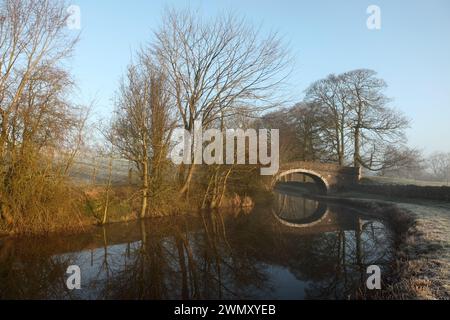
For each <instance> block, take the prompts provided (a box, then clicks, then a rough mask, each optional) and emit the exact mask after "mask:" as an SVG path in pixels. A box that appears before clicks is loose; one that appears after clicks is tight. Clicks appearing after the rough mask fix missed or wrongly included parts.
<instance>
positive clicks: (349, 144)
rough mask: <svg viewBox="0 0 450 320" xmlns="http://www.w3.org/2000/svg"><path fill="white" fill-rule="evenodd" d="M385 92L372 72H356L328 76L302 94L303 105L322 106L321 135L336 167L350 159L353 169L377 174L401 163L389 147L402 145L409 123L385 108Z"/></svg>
mask: <svg viewBox="0 0 450 320" xmlns="http://www.w3.org/2000/svg"><path fill="white" fill-rule="evenodd" d="M385 88H386V83H385V82H384V81H383V80H382V79H380V78H377V77H376V72H375V71H373V70H368V69H358V70H353V71H349V72H346V73H343V74H339V75H333V74H332V75H329V76H328V77H327V78H325V79H322V80H319V81H316V82H315V83H313V84H312V85H311V86H310V87H309V88H308V89H307V90H306V97H305V99H306V101H308V102H311V103H314V104H315V105H318V106H322V109H321V112H322V125H321V127H322V133H321V135H322V137H323V141H324V142H326V143H328V145H329V146H330V149H332V150H334V153H335V154H336V158H337V162H338V163H339V164H340V165H343V164H345V163H347V161H348V162H350V158H351V159H352V163H353V165H354V166H356V167H358V166H363V167H365V168H367V169H369V170H373V171H380V170H383V169H386V168H388V167H389V166H393V165H396V161H397V162H399V163H400V162H401V161H403V160H404V155H405V153H404V152H393V145H399V146H402V144H403V143H404V142H405V140H406V138H405V135H404V130H405V129H406V128H407V127H408V125H409V121H408V120H407V119H406V117H405V116H404V115H403V114H402V113H401V112H399V111H397V110H395V109H393V108H391V107H389V106H388V103H389V99H388V98H387V97H386V96H385V94H384V90H385ZM350 154H351V155H352V156H351V157H350ZM394 155H395V156H398V158H394V157H393V156H394Z"/></svg>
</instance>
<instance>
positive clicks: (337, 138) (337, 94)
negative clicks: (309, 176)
mask: <svg viewBox="0 0 450 320" xmlns="http://www.w3.org/2000/svg"><path fill="white" fill-rule="evenodd" d="M342 80H343V79H342V77H340V76H336V75H334V74H331V75H329V76H328V77H327V78H325V79H322V80H319V81H316V82H314V83H313V84H312V85H311V86H310V87H309V88H308V89H307V90H306V94H305V100H306V102H309V103H312V104H314V105H317V106H320V107H322V108H321V111H322V135H323V137H324V141H325V142H326V143H327V144H328V145H329V148H330V149H331V150H333V151H334V153H335V154H336V158H337V159H336V160H337V162H338V163H339V164H340V165H344V162H345V157H346V147H347V143H348V141H349V136H348V134H347V133H348V117H349V112H350V109H349V107H348V104H347V103H345V100H346V96H345V94H346V92H345V91H343V90H342Z"/></svg>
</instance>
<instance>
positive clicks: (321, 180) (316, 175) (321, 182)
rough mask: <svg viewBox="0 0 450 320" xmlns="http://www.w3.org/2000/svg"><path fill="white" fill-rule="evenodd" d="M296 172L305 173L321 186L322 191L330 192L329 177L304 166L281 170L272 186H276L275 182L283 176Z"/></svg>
mask: <svg viewBox="0 0 450 320" xmlns="http://www.w3.org/2000/svg"><path fill="white" fill-rule="evenodd" d="M294 173H300V174H304V175H306V176H308V177H310V178H312V179H313V181H314V182H315V183H316V184H317V186H318V187H319V189H320V190H321V191H322V193H324V194H327V193H328V192H329V190H330V183H329V182H328V181H327V179H326V178H325V177H324V176H323V175H321V174H320V173H319V172H317V171H314V170H309V169H303V168H294V169H288V170H283V171H281V172H279V173H278V174H277V175H276V176H275V177H274V179H273V181H272V187H274V186H275V184H276V183H277V182H279V181H280V179H281V178H282V177H285V176H288V175H290V174H294Z"/></svg>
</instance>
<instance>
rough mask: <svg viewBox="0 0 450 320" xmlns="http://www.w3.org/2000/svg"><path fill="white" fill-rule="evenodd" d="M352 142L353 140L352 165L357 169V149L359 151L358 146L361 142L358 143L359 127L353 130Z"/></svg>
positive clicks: (358, 163) (358, 160) (358, 159)
mask: <svg viewBox="0 0 450 320" xmlns="http://www.w3.org/2000/svg"><path fill="white" fill-rule="evenodd" d="M354 140H355V146H354V148H355V150H354V153H353V165H354V166H355V167H359V166H360V165H361V158H360V155H359V149H360V145H361V142H360V129H359V127H356V128H355V136H354Z"/></svg>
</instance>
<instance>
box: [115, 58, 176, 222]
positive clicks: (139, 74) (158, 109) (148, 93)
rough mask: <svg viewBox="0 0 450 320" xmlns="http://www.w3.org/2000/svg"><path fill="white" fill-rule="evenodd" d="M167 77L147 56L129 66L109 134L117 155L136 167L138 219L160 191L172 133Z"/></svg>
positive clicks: (143, 214) (144, 213)
mask: <svg viewBox="0 0 450 320" xmlns="http://www.w3.org/2000/svg"><path fill="white" fill-rule="evenodd" d="M166 84H167V81H166V75H165V74H164V73H162V72H161V71H160V70H159V69H158V68H157V67H156V66H155V65H154V64H153V63H152V62H151V60H150V58H149V57H148V56H145V55H142V56H141V57H140V59H139V63H137V64H134V65H130V66H129V68H128V71H127V75H126V77H125V78H124V80H123V81H122V84H121V87H120V90H119V93H118V99H117V102H116V110H115V117H114V119H113V122H112V124H111V128H110V131H109V133H108V139H109V141H110V142H111V143H112V144H113V145H114V146H115V147H116V149H117V150H118V152H119V153H120V154H121V155H122V156H123V157H124V158H126V159H128V160H130V161H133V163H134V164H135V165H136V167H137V169H138V171H139V174H140V180H141V192H142V204H141V212H140V217H144V216H145V215H146V213H147V210H148V199H149V198H150V196H151V194H150V193H153V196H154V197H155V196H156V195H157V192H158V191H157V190H158V188H161V182H162V174H163V165H164V163H165V162H166V161H167V153H168V151H169V145H170V136H171V131H172V129H173V127H174V125H173V124H172V122H171V121H172V120H171V113H170V104H169V100H170V96H169V95H168V92H167V90H166Z"/></svg>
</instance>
